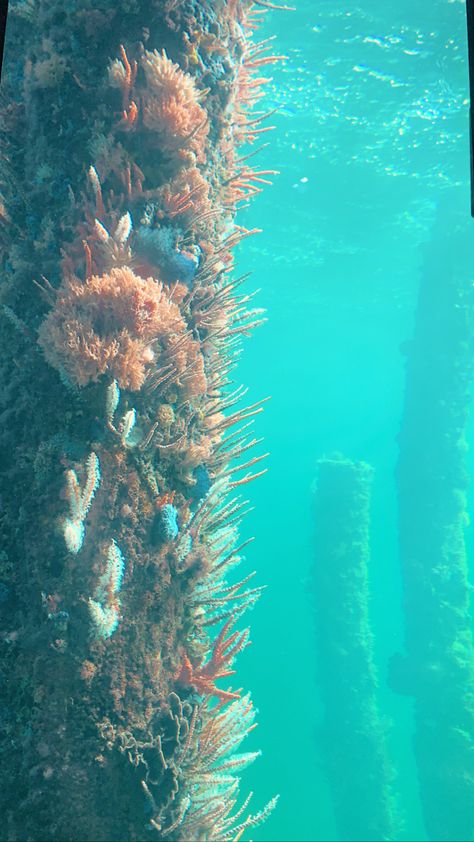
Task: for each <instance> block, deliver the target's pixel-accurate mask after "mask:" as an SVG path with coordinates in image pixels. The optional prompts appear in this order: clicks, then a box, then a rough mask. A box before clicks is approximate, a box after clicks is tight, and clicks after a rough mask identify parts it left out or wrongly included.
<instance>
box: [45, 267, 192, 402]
mask: <svg viewBox="0 0 474 842" xmlns="http://www.w3.org/2000/svg"><path fill="white" fill-rule="evenodd" d="M186 332H187V329H186V324H185V322H184V320H183V318H182V316H181V314H180V311H179V308H178V307H177V305H176V304H175V303H174V302H173V301H172V300H171V298H170V295H169V291H167V290H164V289H163V284H161V283H160V282H159V281H155V280H154V279H153V278H147V279H144V278H141V277H140V276H139V275H136V274H135V273H134V272H133V271H132V269H130V268H129V267H126V266H124V267H120V268H113V269H111V270H110V271H109V272H107V273H104V274H103V275H91V276H90V277H88V278H86V279H85V281H81V280H79V279H77V278H68V279H67V280H66V281H65V282H64V283H63V285H62V286H61V287H60V288H59V289H58V292H57V296H56V301H55V306H54V308H53V309H52V310H51V312H50V313H49V315H48V317H47V318H46V319H45V321H44V322H43V324H42V325H41V327H40V330H39V342H40V345H41V346H42V348H43V350H44V352H45V356H46V359H47V360H48V362H49V363H51V365H53V366H55V368H57V369H58V370H59V371H63V372H64V373H65V375H66V377H67V378H68V379H69V380H70V382H71V383H73V384H74V385H75V386H85V385H86V384H87V383H89V382H91V381H97V380H98V379H99V377H101V376H102V375H104V374H109V375H110V377H113V378H114V379H116V380H117V383H118V384H119V386H120V387H121V388H123V389H130V390H131V391H136V390H138V389H140V387H141V386H142V385H143V383H144V380H145V377H146V373H147V368H148V369H149V367H150V365H151V363H154V364H155V365H156V364H157V363H159V362H162V361H165V360H166V359H167V352H169V351H171V352H172V351H173V348H174V346H176V345H177V343H178V341H179V340H180V339H182V338H183V336H184V337H186ZM193 356H194V358H195V359H193ZM198 358H199V346H198V345H197V344H196V343H193V341H192V339H189V338H187V341H186V342H185V343H182V344H181V345H180V348H179V352H178V351H177V352H176V354H175V355H174V356H173V364H174V376H176V377H177V379H178V378H179V376H180V374H182V373H183V372H184V371H185V370H186V369H189V367H190V365H195V366H197V367H199V368H200V369H201V370H202V363H201V364H200V366H199V363H198ZM203 385H204V386H205V383H204V384H203Z"/></svg>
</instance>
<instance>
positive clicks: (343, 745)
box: [313, 458, 395, 840]
mask: <svg viewBox="0 0 474 842" xmlns="http://www.w3.org/2000/svg"><path fill="white" fill-rule="evenodd" d="M372 474H373V471H372V468H371V467H370V465H367V464H365V463H363V462H351V461H349V460H347V459H342V458H334V459H323V460H321V461H320V462H319V467H318V475H317V487H316V494H315V501H314V516H315V563H314V573H313V586H314V605H315V609H316V610H315V620H316V632H317V638H316V647H317V653H318V664H319V668H318V674H319V684H320V688H321V696H322V700H323V704H324V720H323V725H322V729H321V744H322V749H323V756H324V764H325V769H326V774H327V777H328V780H329V784H330V787H331V792H332V797H333V802H334V812H335V818H336V826H337V829H338V836H339V839H341V840H369V839H370V840H381V839H393V838H394V828H395V815H394V804H393V796H392V792H391V780H392V778H393V772H392V770H391V768H390V764H389V762H388V759H387V755H386V745H385V731H384V726H383V722H382V718H381V716H380V713H379V709H378V701H377V685H378V681H377V673H376V668H375V663H374V651H373V649H374V646H373V634H372V630H371V626H370V620H369V583H368V562H369V557H370V534H369V533H370V499H371V486H372Z"/></svg>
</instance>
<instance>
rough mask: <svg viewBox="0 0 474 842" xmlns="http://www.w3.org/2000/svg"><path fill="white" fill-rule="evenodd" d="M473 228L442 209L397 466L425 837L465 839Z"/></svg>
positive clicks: (469, 762)
mask: <svg viewBox="0 0 474 842" xmlns="http://www.w3.org/2000/svg"><path fill="white" fill-rule="evenodd" d="M472 270H473V259H472V231H470V230H469V229H468V228H467V226H466V224H465V222H464V220H463V213H462V211H461V212H460V213H459V214H458V215H456V213H455V211H454V209H453V208H452V207H451V208H450V207H449V206H448V207H447V208H446V207H445V208H444V209H441V211H440V214H439V218H438V221H437V224H436V226H435V230H434V232H433V239H432V242H431V243H429V244H428V246H426V250H425V262H424V267H423V272H422V277H421V284H420V291H419V300H418V307H417V312H416V323H415V330H414V336H413V339H412V340H411V342H410V343H409V344H408V346H407V363H406V390H405V407H404V413H403V420H402V426H401V431H400V436H399V443H400V455H399V461H398V468H397V481H398V503H399V534H400V560H401V567H402V576H403V590H404V613H405V647H406V651H405V654H404V655H403V656H402V655H397V656H395V657H394V658H393V659H392V664H391V683H392V686H393V688H394V689H395V690H397V691H399V692H401V693H406V694H408V695H412V696H414V698H415V720H416V721H415V735H414V748H415V754H416V761H417V765H418V775H419V782H420V793H421V801H422V807H423V813H424V818H425V824H426V829H427V833H428V836H429V838H430V839H433V840H451V842H452V840H472V839H474V647H473V635H472V615H471V613H470V590H471V588H470V585H469V583H468V566H467V557H466V544H465V528H466V523H467V498H466V492H467V487H468V473H467V458H466V454H467V443H466V425H467V421H468V417H469V409H470V405H471V393H470V390H471V385H472V380H473V374H474V343H473V339H474V289H473V271H472Z"/></svg>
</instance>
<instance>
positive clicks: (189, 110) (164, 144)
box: [141, 50, 208, 162]
mask: <svg viewBox="0 0 474 842" xmlns="http://www.w3.org/2000/svg"><path fill="white" fill-rule="evenodd" d="M141 63H142V67H143V70H144V71H145V76H146V81H147V87H146V89H145V91H143V93H142V95H141V107H142V117H143V125H144V126H145V127H146V128H147V129H150V130H151V131H153V132H155V133H156V136H157V140H158V142H159V144H160V146H161V148H162V149H163V151H165V152H168V153H170V152H171V153H173V152H179V151H180V150H181V149H189V150H191V151H192V152H194V153H195V154H196V157H197V160H198V161H201V162H202V161H204V160H205V156H204V144H205V140H206V137H207V133H208V125H207V115H206V111H205V109H204V108H202V106H201V105H200V104H199V98H200V93H199V91H198V89H197V88H196V84H195V82H194V79H193V77H192V76H190V75H189V73H184V72H183V71H182V70H181V69H180V67H179V66H178V65H177V64H174V62H172V61H171V60H170V59H169V58H168V57H167V55H166V53H165V51H164V50H163V52H162V53H159V52H158V51H157V50H154V51H153V52H149V51H148V50H145V52H144V54H143V56H142V59H141Z"/></svg>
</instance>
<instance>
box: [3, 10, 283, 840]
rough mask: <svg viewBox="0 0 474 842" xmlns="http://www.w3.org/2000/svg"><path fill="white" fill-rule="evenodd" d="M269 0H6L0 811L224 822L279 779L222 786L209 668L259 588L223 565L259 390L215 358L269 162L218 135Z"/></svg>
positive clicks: (225, 350)
mask: <svg viewBox="0 0 474 842" xmlns="http://www.w3.org/2000/svg"><path fill="white" fill-rule="evenodd" d="M266 7H268V8H278V6H275V5H273V4H271V3H265V2H263V1H262V0H255V2H249V0H232V2H223V0H218V1H217V2H216V3H212V4H211V3H207V2H203V3H196V2H194V0H167V1H166V2H152V3H150V2H148V0H146V2H145V0H131V2H130V0H116V2H114V3H111V2H110V0H97V2H96V3H95V4H94V8H93V9H91V8H90V6H89V4H86V3H84V4H82V3H70V2H69V0H35V2H33V0H32V2H28V3H24V2H17V3H12V4H11V10H10V17H9V22H8V31H7V44H6V56H5V65H4V75H3V83H2V87H3V91H2V95H3V99H2V104H1V118H2V148H3V149H4V150H5V153H4V160H3V161H2V169H1V173H0V191H1V197H0V198H1V202H0V209H1V216H0V226H1V227H0V235H1V241H0V247H1V260H2V266H3V268H4V280H3V281H2V287H1V295H2V308H3V310H2V312H3V313H4V314H5V316H6V318H5V319H4V322H3V324H2V330H1V334H0V336H1V340H2V357H1V364H0V376H1V382H2V389H1V394H2V402H5V404H6V405H8V414H9V417H10V420H11V424H10V425H6V426H5V427H4V429H3V430H2V434H1V435H2V440H1V446H2V452H4V453H5V454H6V456H5V465H4V469H3V471H4V473H3V479H4V483H3V485H4V489H3V491H4V513H3V517H2V521H1V530H2V539H3V540H2V546H3V547H4V550H3V551H2V557H1V558H2V561H1V564H2V567H1V573H2V578H4V579H5V580H8V587H9V588H10V590H11V592H12V594H13V597H12V598H11V599H10V600H9V602H8V610H7V611H6V613H5V614H4V618H3V622H4V623H6V624H8V625H7V626H6V627H5V628H4V631H5V634H4V635H3V636H2V642H3V644H4V646H3V650H2V654H1V669H2V674H3V673H7V672H8V673H9V675H10V678H11V680H10V681H9V682H8V685H7V689H6V693H5V698H4V702H3V704H4V705H5V708H6V709H7V708H8V710H11V711H15V716H14V717H13V719H12V722H13V724H12V727H11V728H9V729H8V731H7V733H6V734H5V733H2V735H1V736H0V741H1V744H0V748H1V750H2V758H3V767H4V776H5V781H6V783H5V786H4V787H3V789H2V793H1V795H0V801H1V813H2V816H4V817H5V821H4V824H3V827H4V828H6V829H7V830H6V834H7V836H8V838H28V839H31V840H38V839H43V838H44V837H45V836H47V837H48V838H49V839H51V840H55V839H56V840H59V839H61V840H64V839H71V840H74V839H81V840H83V839H84V840H85V839H94V840H104V842H106V840H110V839H114V840H127V839H143V838H150V839H160V838H163V839H169V840H173V839H197V838H199V839H219V840H226V839H229V840H231V839H240V838H241V837H242V834H243V832H244V831H245V829H246V828H248V827H251V826H254V825H256V824H258V823H259V822H261V821H263V820H264V819H265V817H266V816H267V815H268V814H269V813H270V811H271V810H272V809H273V806H274V803H275V799H273V800H272V801H270V802H269V803H268V804H267V805H266V806H265V807H264V808H263V809H260V810H258V809H257V811H256V812H250V813H249V810H248V801H249V798H247V799H246V800H245V799H244V800H240V799H239V778H240V773H241V771H242V770H243V769H244V768H245V766H246V765H248V763H250V762H252V761H253V760H254V759H255V757H256V756H257V752H254V751H250V752H246V753H240V752H239V747H240V744H241V743H242V741H243V740H244V738H245V737H246V735H247V734H248V733H249V732H250V731H251V730H252V728H253V727H254V715H255V714H254V710H253V707H252V702H251V700H250V696H249V695H248V694H243V692H242V690H241V689H238V683H236V682H235V681H234V680H233V679H231V676H233V674H234V661H235V658H236V656H237V655H238V654H239V652H241V651H242V650H243V649H244V648H245V647H246V646H247V644H248V642H249V629H248V628H243V629H239V628H238V627H237V623H238V621H239V620H240V618H241V617H242V615H243V614H244V613H245V611H246V610H247V609H249V608H250V607H252V606H253V605H254V603H255V602H256V600H257V599H258V597H259V596H260V593H261V590H262V588H261V587H259V586H253V583H252V581H251V580H252V576H253V574H252V573H250V574H248V573H245V574H244V576H243V578H241V579H240V580H238V577H235V576H234V577H233V579H232V581H230V580H229V579H228V576H229V575H230V573H231V571H232V570H233V569H234V568H235V567H236V565H237V564H238V563H239V562H240V561H241V560H242V558H243V555H242V553H243V551H244V548H245V547H246V545H247V544H248V543H249V541H250V540H251V539H247V540H245V541H241V542H240V543H239V539H238V529H239V524H240V521H241V519H242V517H243V515H244V514H245V511H246V507H247V502H246V501H245V500H244V499H242V496H241V486H245V485H246V484H247V483H248V482H250V481H251V480H253V479H254V478H255V477H258V476H259V475H260V474H261V473H263V470H262V468H261V465H260V461H261V460H262V459H263V458H264V455H263V454H257V455H252V449H253V448H254V447H255V446H256V445H258V444H259V443H260V440H258V439H257V438H256V437H255V436H254V435H253V433H252V429H251V425H252V423H253V419H254V416H256V415H258V413H260V412H261V411H262V404H263V401H260V402H258V403H252V404H250V405H248V406H246V407H244V408H241V407H242V400H243V398H244V396H245V389H243V387H238V386H235V384H234V383H233V379H232V378H233V371H234V368H235V365H236V362H237V359H238V354H239V347H240V340H241V337H242V336H246V335H248V334H249V333H250V332H251V331H252V330H253V328H255V327H257V326H258V325H259V324H260V323H261V322H262V318H263V314H262V310H260V309H259V308H256V307H254V306H253V304H252V301H251V299H252V296H251V295H249V294H247V293H245V292H242V291H241V289H240V287H241V284H242V282H243V280H244V279H243V278H240V279H239V278H236V277H235V274H234V271H233V270H234V265H233V250H234V248H235V247H236V246H237V245H238V244H239V243H240V242H241V241H242V240H244V239H245V238H246V237H248V236H250V235H252V234H253V233H255V232H254V231H249V230H246V229H244V228H242V227H240V226H239V225H237V224H236V223H235V214H236V211H237V210H238V208H239V206H240V205H241V203H242V202H243V201H247V200H248V199H249V198H250V197H252V196H253V195H254V194H256V193H258V192H260V190H261V189H262V185H264V184H267V183H268V182H269V176H271V175H272V174H273V171H263V170H258V169H257V168H256V167H254V166H253V164H252V163H251V160H252V156H253V155H254V152H256V151H258V147H257V148H252V149H251V152H248V151H247V150H245V148H244V149H243V150H242V151H240V150H239V149H238V147H239V146H240V145H241V144H244V145H245V144H255V143H257V142H258V140H259V137H260V135H261V134H265V133H266V132H267V131H269V130H270V128H272V127H271V126H269V125H268V117H269V116H270V115H269V114H267V113H265V111H264V110H262V109H260V108H259V106H258V103H259V101H260V98H261V96H262V94H263V87H264V83H265V81H266V76H265V74H264V71H263V68H266V67H267V66H268V65H271V64H272V63H274V62H275V61H278V60H279V59H281V58H282V57H281V56H277V55H274V54H272V39H267V40H264V41H260V42H258V38H257V37H256V36H255V31H256V30H257V29H258V25H259V23H260V22H261V20H262V16H263V15H264V14H265V13H266ZM281 8H283V7H281ZM254 106H256V108H255V109H254V110H253V111H252V109H253V108H254ZM251 111H252V113H250V112H251ZM33 282H34V283H33ZM4 417H5V416H4ZM13 453H20V454H21V458H13ZM239 472H240V473H239ZM19 493H20V494H21V497H22V499H21V508H20V510H19V509H18V502H17V501H18V494H19ZM9 593H10V591H9ZM231 682H232V683H231ZM1 832H2V833H3V829H2V831H1Z"/></svg>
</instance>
